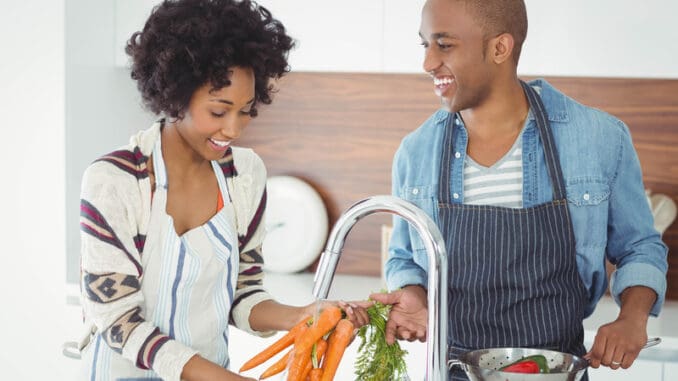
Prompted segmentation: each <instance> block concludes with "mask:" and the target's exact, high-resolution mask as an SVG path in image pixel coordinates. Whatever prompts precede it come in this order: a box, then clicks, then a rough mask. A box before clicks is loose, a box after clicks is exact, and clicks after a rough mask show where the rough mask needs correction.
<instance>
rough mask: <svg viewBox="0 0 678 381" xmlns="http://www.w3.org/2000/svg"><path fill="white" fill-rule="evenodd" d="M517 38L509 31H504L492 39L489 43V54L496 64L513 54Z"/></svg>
mask: <svg viewBox="0 0 678 381" xmlns="http://www.w3.org/2000/svg"><path fill="white" fill-rule="evenodd" d="M514 45H515V40H514V39H513V36H512V35H510V34H509V33H502V34H500V35H498V36H497V37H494V38H492V39H491V40H490V42H489V44H488V49H489V55H488V57H490V58H491V59H492V61H493V62H494V63H496V64H502V63H504V62H506V61H507V60H509V59H511V57H512V56H513V46H514Z"/></svg>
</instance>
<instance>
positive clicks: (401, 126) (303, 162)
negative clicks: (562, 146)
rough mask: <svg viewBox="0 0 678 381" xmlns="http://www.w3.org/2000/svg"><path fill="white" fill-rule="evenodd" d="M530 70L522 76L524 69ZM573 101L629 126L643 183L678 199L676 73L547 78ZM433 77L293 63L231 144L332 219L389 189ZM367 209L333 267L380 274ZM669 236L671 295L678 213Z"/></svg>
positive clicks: (429, 108)
mask: <svg viewBox="0 0 678 381" xmlns="http://www.w3.org/2000/svg"><path fill="white" fill-rule="evenodd" d="M525 79H530V78H525ZM547 80H548V81H549V82H551V83H552V84H553V85H554V86H555V87H557V88H559V89H560V90H561V91H563V92H564V93H566V94H568V95H570V96H571V97H573V98H575V99H577V100H578V101H580V102H582V103H584V104H587V105H590V106H593V107H596V108H600V109H602V110H604V111H607V112H609V113H611V114H613V115H615V116H617V117H618V118H620V119H621V120H623V121H624V122H626V123H627V124H628V126H629V128H630V129H631V133H632V137H633V141H634V144H635V147H636V149H637V151H638V155H639V157H640V161H641V165H642V168H643V177H644V179H645V186H646V188H649V189H651V190H652V191H653V192H654V193H664V194H667V195H669V196H671V197H672V198H673V200H674V201H677V202H678V80H654V79H653V80H649V79H604V78H547ZM438 102H439V101H438V99H437V98H436V97H435V96H434V94H433V91H432V83H431V80H430V79H429V78H428V77H427V76H426V75H423V74H422V75H418V74H355V73H294V74H289V75H288V76H286V77H285V78H283V79H282V80H281V82H280V84H279V92H278V93H277V94H275V97H274V101H273V104H271V105H269V106H262V107H261V109H260V113H259V117H257V118H256V119H255V120H254V121H253V122H252V124H251V125H250V126H249V127H248V129H247V130H246V131H245V133H244V134H243V137H242V138H241V139H240V141H239V145H242V146H249V147H252V148H253V149H254V150H255V151H256V152H257V153H258V154H259V155H260V156H261V157H262V158H263V160H264V162H265V163H266V166H267V168H268V171H269V176H274V175H293V176H297V177H300V178H302V179H304V180H305V181H307V182H308V183H310V184H311V185H312V186H313V187H314V188H315V189H316V190H317V191H318V192H319V193H320V195H321V196H322V198H323V201H324V202H325V205H326V206H327V209H328V212H329V219H330V226H332V225H333V224H334V222H335V221H336V219H337V218H338V216H339V215H340V214H341V213H342V212H343V211H344V210H346V209H347V208H348V207H349V206H351V205H352V204H353V203H354V202H356V201H358V200H360V199H363V198H365V197H369V196H372V195H377V194H390V189H391V188H390V176H391V161H392V159H393V155H394V153H395V151H396V149H397V147H398V145H399V144H400V140H401V139H402V138H403V137H404V136H405V135H406V134H407V133H409V132H410V131H412V130H414V129H415V128H417V127H418V126H419V125H420V124H421V123H422V122H423V121H424V120H426V118H427V117H428V116H430V115H431V114H432V113H433V112H434V111H435V110H436V109H437V108H438ZM390 223H391V216H390V215H386V214H375V215H371V216H368V217H366V218H365V219H363V220H361V221H360V222H358V223H357V224H356V226H355V227H354V228H353V230H352V231H351V233H350V234H349V236H348V239H347V242H346V244H345V246H344V252H343V254H342V258H341V260H340V262H339V266H338V271H339V272H341V273H347V274H362V275H379V274H380V266H381V262H380V254H379V251H380V234H381V233H380V229H381V225H382V224H390ZM663 238H664V241H665V242H666V244H667V245H668V246H669V275H668V278H669V285H668V293H667V297H668V298H671V299H678V257H677V256H676V252H678V223H674V224H673V225H672V226H671V227H670V228H669V229H668V230H667V231H666V232H665V233H664V236H663Z"/></svg>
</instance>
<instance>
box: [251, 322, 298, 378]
mask: <svg viewBox="0 0 678 381" xmlns="http://www.w3.org/2000/svg"><path fill="white" fill-rule="evenodd" d="M310 318H311V317H310V316H307V317H305V318H303V319H302V320H301V321H300V322H299V323H297V325H295V326H294V327H292V329H290V330H289V332H287V333H286V334H285V335H284V336H283V337H281V338H280V339H278V340H277V341H276V342H275V343H273V344H271V345H270V346H268V347H266V348H265V349H264V350H263V351H261V352H259V353H257V354H256V355H254V357H252V358H251V359H249V360H247V361H246V362H245V363H244V364H243V365H242V366H241V367H240V372H244V371H246V370H250V369H252V368H254V367H255V366H257V365H260V364H263V363H264V361H266V360H268V359H270V358H271V357H273V356H275V355H277V354H278V353H280V352H281V351H282V350H283V349H285V348H287V347H289V346H290V345H291V344H292V343H294V339H295V337H296V336H297V334H298V333H299V330H300V329H301V327H302V326H308V323H309V321H310Z"/></svg>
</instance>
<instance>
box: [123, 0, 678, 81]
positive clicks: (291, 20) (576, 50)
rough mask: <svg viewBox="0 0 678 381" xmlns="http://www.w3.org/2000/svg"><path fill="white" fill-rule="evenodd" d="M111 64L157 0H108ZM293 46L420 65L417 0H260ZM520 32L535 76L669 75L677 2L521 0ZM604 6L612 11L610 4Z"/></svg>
mask: <svg viewBox="0 0 678 381" xmlns="http://www.w3.org/2000/svg"><path fill="white" fill-rule="evenodd" d="M115 2H116V15H115V20H116V38H115V44H116V47H115V51H116V59H115V63H116V65H117V66H125V65H126V64H127V57H126V56H125V53H124V44H125V41H127V39H128V38H129V37H130V35H131V34H132V32H134V31H136V30H138V29H140V28H141V27H142V26H143V22H144V20H145V19H146V17H147V16H148V14H149V13H150V10H151V9H152V7H153V6H154V5H155V4H156V3H158V2H159V1H158V0H115ZM259 3H260V4H262V5H264V6H265V7H267V8H269V9H270V10H271V12H272V13H273V15H274V16H275V17H277V18H278V19H280V20H281V21H282V22H283V23H284V24H285V26H286V27H287V28H288V30H289V33H290V35H292V36H293V37H294V38H295V39H296V40H297V41H298V46H297V48H296V49H295V50H293V51H292V53H291V54H290V64H291V66H292V70H294V71H330V72H378V73H379V72H383V73H394V72H401V73H421V71H422V70H421V62H422V59H423V49H422V48H421V46H419V42H420V38H419V36H418V33H419V22H420V16H421V8H422V5H423V4H424V3H425V0H344V1H328V0H260V1H259ZM526 4H527V12H528V19H529V31H528V37H527V40H526V42H525V47H524V49H523V54H522V56H521V61H520V65H519V67H518V72H519V73H520V74H524V75H542V76H593V77H637V78H678V65H675V62H676V61H678V45H676V43H675V41H677V40H678V28H676V27H675V26H674V25H675V21H674V19H673V17H674V16H673V15H675V14H677V13H678V2H676V1H673V0H647V1H645V2H644V4H645V6H644V7H642V9H640V8H638V6H637V2H636V1H634V0H599V1H595V2H591V1H588V0H571V1H561V0H526ZM611 9H613V10H614V12H610V10H611Z"/></svg>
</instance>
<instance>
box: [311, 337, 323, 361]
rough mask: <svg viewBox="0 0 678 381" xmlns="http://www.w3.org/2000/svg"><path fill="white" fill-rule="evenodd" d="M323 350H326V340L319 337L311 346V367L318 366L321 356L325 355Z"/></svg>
mask: <svg viewBox="0 0 678 381" xmlns="http://www.w3.org/2000/svg"><path fill="white" fill-rule="evenodd" d="M325 352H327V341H326V340H324V339H320V340H318V342H317V343H316V345H315V346H314V347H313V352H312V353H311V363H312V365H313V368H320V361H321V360H322V359H323V356H325Z"/></svg>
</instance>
